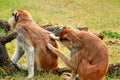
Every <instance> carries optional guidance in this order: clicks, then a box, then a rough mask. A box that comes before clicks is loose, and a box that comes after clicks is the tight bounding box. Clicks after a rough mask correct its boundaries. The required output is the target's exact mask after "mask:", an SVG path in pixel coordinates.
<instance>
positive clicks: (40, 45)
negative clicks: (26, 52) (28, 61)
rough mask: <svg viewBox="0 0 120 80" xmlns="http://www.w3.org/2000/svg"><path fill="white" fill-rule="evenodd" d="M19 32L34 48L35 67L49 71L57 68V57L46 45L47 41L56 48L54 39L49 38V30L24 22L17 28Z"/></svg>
mask: <svg viewBox="0 0 120 80" xmlns="http://www.w3.org/2000/svg"><path fill="white" fill-rule="evenodd" d="M18 26H19V24H18ZM18 31H19V32H22V33H23V36H24V37H25V38H26V39H27V40H28V41H29V42H30V43H31V44H32V45H33V46H34V49H35V67H36V69H45V70H48V71H51V70H53V69H56V68H58V57H57V55H55V54H54V53H53V52H51V51H50V50H49V49H48V48H47V47H46V44H47V43H51V44H52V45H53V46H54V47H56V48H58V44H57V42H56V41H55V40H52V39H50V38H49V34H51V32H49V31H47V30H44V29H42V28H40V27H39V26H38V25H37V24H35V23H31V24H29V22H28V23H27V22H24V24H22V25H21V27H19V28H18Z"/></svg>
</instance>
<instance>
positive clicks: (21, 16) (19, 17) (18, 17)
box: [8, 10, 32, 29]
mask: <svg viewBox="0 0 120 80" xmlns="http://www.w3.org/2000/svg"><path fill="white" fill-rule="evenodd" d="M26 20H32V17H31V15H30V13H29V12H28V11H26V10H16V11H14V12H13V13H12V15H11V17H10V19H9V20H8V23H9V25H10V27H11V28H12V29H15V26H16V24H17V23H18V22H21V21H26Z"/></svg>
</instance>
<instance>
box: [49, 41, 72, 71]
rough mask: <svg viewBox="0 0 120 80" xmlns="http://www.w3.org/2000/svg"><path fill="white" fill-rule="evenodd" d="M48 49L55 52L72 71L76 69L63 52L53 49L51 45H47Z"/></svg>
mask: <svg viewBox="0 0 120 80" xmlns="http://www.w3.org/2000/svg"><path fill="white" fill-rule="evenodd" d="M47 47H48V48H49V49H50V50H51V51H52V52H53V53H55V54H56V55H57V56H59V57H60V58H61V59H62V60H63V61H64V62H65V63H66V65H67V66H68V67H70V68H71V69H74V68H73V66H72V64H71V61H70V60H69V59H68V58H67V57H66V56H65V55H64V53H62V52H61V51H59V49H57V48H55V47H53V46H52V45H51V44H49V43H48V44H47Z"/></svg>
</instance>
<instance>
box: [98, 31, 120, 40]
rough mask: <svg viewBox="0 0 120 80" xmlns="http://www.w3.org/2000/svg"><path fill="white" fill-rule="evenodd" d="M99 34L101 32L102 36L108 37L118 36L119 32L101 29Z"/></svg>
mask: <svg viewBox="0 0 120 80" xmlns="http://www.w3.org/2000/svg"><path fill="white" fill-rule="evenodd" d="M100 34H102V35H103V36H106V37H108V38H116V39H118V38H120V33H118V32H112V31H102V32H101V33H100Z"/></svg>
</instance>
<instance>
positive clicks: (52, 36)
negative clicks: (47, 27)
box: [49, 34, 59, 40]
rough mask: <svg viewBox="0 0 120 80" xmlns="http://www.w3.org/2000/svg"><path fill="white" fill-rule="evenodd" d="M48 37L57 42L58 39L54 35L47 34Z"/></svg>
mask: <svg viewBox="0 0 120 80" xmlns="http://www.w3.org/2000/svg"><path fill="white" fill-rule="evenodd" d="M49 37H50V38H51V39H53V40H59V37H56V36H55V35H54V34H49Z"/></svg>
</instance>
